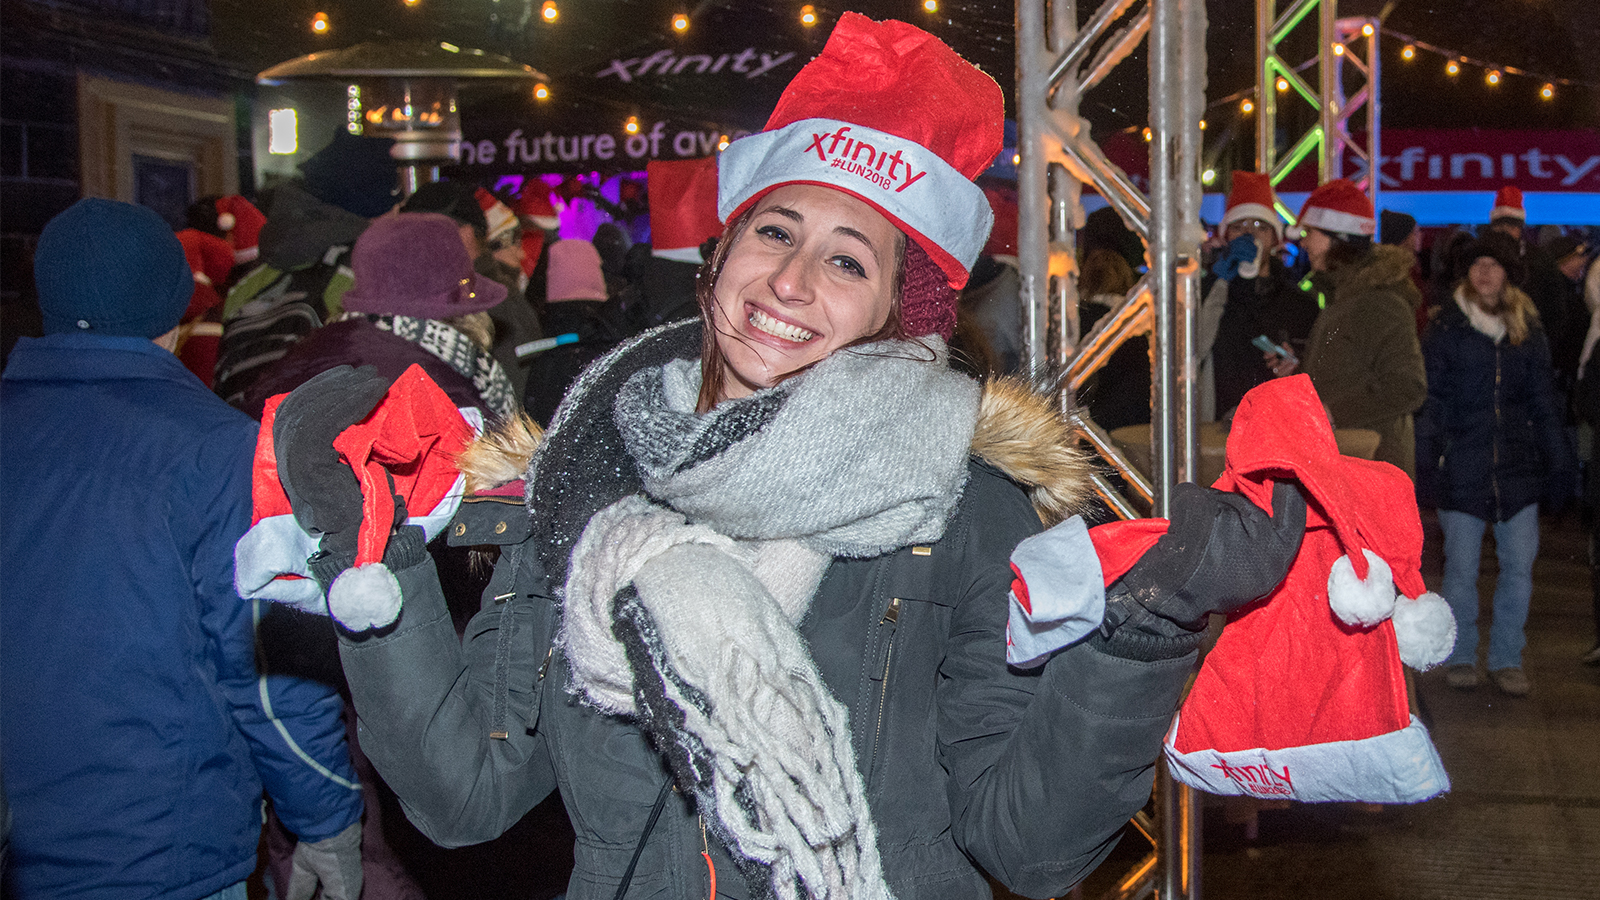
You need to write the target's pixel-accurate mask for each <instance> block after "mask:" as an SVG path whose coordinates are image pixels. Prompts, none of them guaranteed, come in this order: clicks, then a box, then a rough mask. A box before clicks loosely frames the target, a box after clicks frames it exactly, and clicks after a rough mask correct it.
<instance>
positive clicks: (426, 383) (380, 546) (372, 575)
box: [234, 365, 482, 631]
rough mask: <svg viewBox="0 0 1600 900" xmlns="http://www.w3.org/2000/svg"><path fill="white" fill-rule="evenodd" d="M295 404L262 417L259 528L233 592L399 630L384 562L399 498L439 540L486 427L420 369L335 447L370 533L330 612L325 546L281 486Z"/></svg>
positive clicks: (250, 537)
mask: <svg viewBox="0 0 1600 900" xmlns="http://www.w3.org/2000/svg"><path fill="white" fill-rule="evenodd" d="M286 396H288V395H287V394H279V395H277V396H275V397H272V398H270V399H268V400H267V403H266V406H265V408H264V410H263V413H262V419H261V430H260V432H259V437H258V438H257V441H256V454H255V462H254V465H253V468H252V473H251V499H252V501H253V507H254V508H253V510H252V516H251V528H250V530H249V531H247V532H245V535H244V537H243V538H241V539H240V540H239V543H238V545H237V546H236V547H235V548H234V586H235V588H237V590H238V592H239V596H241V597H245V598H258V597H259V598H262V599H269V600H274V601H277V602H280V603H287V604H289V605H291V606H296V607H299V608H301V609H304V610H306V611H308V612H314V613H318V614H322V613H324V612H326V613H331V614H332V615H333V617H334V618H336V619H338V620H339V621H340V622H342V623H343V624H344V625H345V627H347V628H350V629H351V630H355V631H361V630H364V629H367V628H377V627H382V626H384V625H387V624H390V623H392V622H393V621H394V620H395V619H396V618H397V617H398V616H399V614H400V586H399V584H398V583H397V582H396V581H395V579H394V575H393V573H391V572H390V571H389V570H388V568H387V567H386V566H384V565H383V562H382V560H383V554H384V551H385V550H386V549H387V548H388V543H389V534H390V531H391V530H392V529H393V525H394V514H395V497H396V496H399V497H400V498H402V499H403V500H404V501H405V508H406V510H407V512H408V513H409V517H408V518H407V520H406V522H407V524H411V525H418V526H421V527H422V530H423V533H424V534H425V535H426V536H427V538H428V539H430V540H431V539H432V538H433V537H434V535H435V534H437V533H438V532H439V530H440V529H442V528H444V526H446V525H447V524H449V522H450V519H451V518H452V517H453V516H454V515H455V512H456V509H457V507H458V506H459V505H460V501H461V494H462V489H463V486H464V483H465V479H464V477H463V476H462V475H461V473H460V472H459V471H458V470H457V469H456V465H455V458H456V456H457V455H458V454H460V453H461V451H462V450H463V449H465V448H466V446H467V444H469V443H470V442H471V441H472V439H473V437H474V435H475V433H476V431H477V430H478V429H480V428H481V427H482V420H481V419H480V418H479V417H478V414H477V411H476V410H472V409H467V410H461V409H457V408H456V405H455V404H454V403H452V402H451V401H450V398H449V397H448V396H446V395H445V393H444V391H443V390H441V389H440V388H439V386H438V385H436V384H434V382H433V380H432V379H430V378H429V377H428V376H427V374H426V373H425V372H423V370H422V368H421V367H420V366H416V365H413V366H411V367H410V368H408V369H406V371H405V372H403V373H401V375H400V377H399V378H397V379H395V382H394V384H393V385H391V386H390V387H389V391H388V393H386V394H385V395H384V397H383V399H382V400H381V401H379V403H378V405H377V407H376V408H375V409H373V411H372V412H371V413H370V414H369V415H368V416H367V417H366V418H365V419H362V420H361V421H360V422H357V423H356V424H354V425H351V426H350V427H349V428H346V429H345V430H344V431H342V432H340V433H339V436H338V437H336V438H334V441H333V448H334V449H335V450H336V451H338V453H339V458H340V460H341V461H343V462H344V463H345V464H347V465H349V466H350V469H351V470H352V471H353V472H355V474H356V479H357V480H358V481H359V482H360V485H361V498H362V500H361V527H360V531H359V533H358V535H357V539H356V561H355V566H354V567H352V568H350V569H347V570H345V571H344V573H342V574H341V575H340V576H339V577H338V578H336V579H334V582H333V584H332V585H331V586H330V587H329V589H328V595H327V600H326V603H325V604H324V601H323V595H322V588H321V587H320V586H319V585H318V584H317V581H316V579H315V578H313V577H311V574H310V572H309V570H308V568H307V565H306V560H307V559H308V558H309V557H310V556H311V555H312V554H314V553H315V552H317V549H318V543H319V541H320V538H319V537H316V536H313V535H311V534H308V533H307V532H306V531H305V530H304V529H302V528H300V526H299V524H298V523H297V522H296V521H295V518H294V510H293V508H292V507H291V506H290V505H289V498H288V496H287V495H286V494H285V493H284V491H283V483H282V482H281V481H280V480H279V478H278V460H277V454H276V452H275V451H274V449H273V444H272V427H273V423H274V421H275V419H276V417H277V412H278V406H279V405H280V404H281V403H282V402H283V398H284V397H286Z"/></svg>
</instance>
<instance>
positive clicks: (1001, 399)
mask: <svg viewBox="0 0 1600 900" xmlns="http://www.w3.org/2000/svg"><path fill="white" fill-rule="evenodd" d="M543 439H544V430H543V429H541V428H540V427H539V426H538V425H537V424H535V423H534V421H533V420H532V419H530V418H529V417H528V416H527V414H525V413H519V414H518V415H517V416H516V417H515V418H513V419H511V420H510V421H508V422H506V423H504V424H502V425H501V426H500V427H499V428H496V429H495V430H493V431H488V432H485V433H484V434H483V435H482V436H480V437H479V438H478V439H477V440H476V441H474V442H473V443H472V444H471V445H470V446H468V447H467V449H466V450H464V451H462V453H461V456H460V457H459V458H458V459H457V461H456V462H457V465H458V466H459V468H460V469H461V471H462V472H464V473H465V474H466V476H467V484H466V490H467V493H468V494H477V493H483V492H485V491H489V490H493V489H495V488H498V487H501V486H503V485H505V484H508V483H510V482H513V481H516V480H517V479H519V478H522V477H523V475H524V474H525V473H526V472H527V470H528V461H529V460H530V459H532V458H533V453H534V451H535V450H537V449H538V448H539V443H540V442H541V441H542V440H543ZM972 455H974V456H976V457H978V458H979V459H981V460H983V461H984V462H986V463H988V464H989V465H991V466H994V467H995V468H997V469H999V470H1000V471H1001V472H1004V473H1005V474H1006V476H1007V477H1008V478H1010V479H1012V480H1013V481H1016V482H1018V483H1019V484H1021V485H1023V486H1024V487H1025V488H1027V490H1028V496H1029V498H1030V499H1031V500H1032V501H1033V508H1034V510H1035V511H1036V512H1038V514H1039V518H1040V519H1041V520H1043V521H1044V523H1045V525H1047V526H1048V525H1054V524H1055V523H1057V522H1060V521H1061V520H1063V519H1065V518H1067V517H1068V516H1071V515H1073V514H1074V513H1077V512H1080V511H1081V510H1082V509H1083V507H1084V506H1085V505H1086V504H1087V503H1088V501H1089V498H1090V497H1091V496H1092V494H1093V485H1092V484H1091V482H1090V475H1091V474H1092V473H1093V471H1094V463H1093V461H1092V457H1091V456H1090V454H1089V453H1088V452H1087V451H1086V450H1084V449H1083V447H1082V444H1081V442H1080V441H1079V440H1078V435H1077V432H1076V429H1075V428H1074V427H1073V425H1072V423H1071V421H1070V420H1069V419H1068V418H1067V417H1066V416H1065V415H1063V414H1062V413H1061V412H1060V410H1059V409H1058V407H1057V405H1056V402H1055V398H1054V397H1053V396H1052V395H1051V394H1050V393H1048V392H1044V391H1038V390H1035V389H1034V388H1032V387H1031V386H1029V384H1028V383H1027V382H1025V381H1023V380H1021V379H1017V378H997V379H994V380H991V381H989V382H986V383H985V384H984V388H983V399H982V400H981V401H980V403H979V406H978V425H977V429H976V430H975V431H974V432H973V435H972Z"/></svg>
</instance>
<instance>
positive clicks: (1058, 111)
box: [1017, 0, 1206, 900]
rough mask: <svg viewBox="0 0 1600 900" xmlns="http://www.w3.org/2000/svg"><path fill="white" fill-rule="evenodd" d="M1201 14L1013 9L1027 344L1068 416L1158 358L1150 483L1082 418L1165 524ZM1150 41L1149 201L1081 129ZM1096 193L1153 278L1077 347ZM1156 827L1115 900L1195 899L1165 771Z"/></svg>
mask: <svg viewBox="0 0 1600 900" xmlns="http://www.w3.org/2000/svg"><path fill="white" fill-rule="evenodd" d="M1205 31H1206V13H1205V4H1204V2H1203V0H1103V2H1102V3H1101V5H1100V6H1099V8H1098V9H1097V10H1095V12H1094V13H1093V14H1092V15H1090V16H1089V17H1088V19H1087V20H1086V21H1085V22H1084V23H1083V24H1082V25H1081V26H1080V24H1079V16H1078V9H1077V3H1076V2H1075V0H1054V2H1048V0H1019V2H1018V3H1017V109H1018V115H1017V119H1018V129H1019V135H1018V149H1019V151H1020V154H1021V160H1020V163H1019V165H1018V172H1017V182H1018V183H1017V195H1018V242H1017V244H1018V246H1017V251H1018V253H1017V255H1018V262H1019V266H1020V274H1021V280H1022V299H1023V308H1024V322H1023V331H1024V334H1023V337H1024V342H1025V344H1026V346H1027V348H1028V353H1029V359H1028V366H1029V372H1030V374H1031V375H1033V376H1034V377H1035V378H1039V377H1042V376H1044V375H1046V374H1050V373H1057V372H1059V373H1062V374H1063V376H1064V377H1063V381H1062V385H1061V388H1062V394H1063V395H1062V400H1063V402H1066V400H1067V398H1068V397H1070V396H1071V395H1073V394H1075V393H1076V392H1077V391H1078V390H1079V389H1080V388H1081V387H1082V386H1083V383H1084V381H1085V379H1086V378H1087V377H1088V376H1089V375H1090V374H1091V373H1093V372H1094V371H1095V370H1096V369H1098V368H1100V367H1101V366H1102V365H1104V363H1105V361H1106V359H1108V358H1109V357H1110V355H1111V354H1112V352H1113V351H1115V350H1116V348H1117V347H1118V346H1119V345H1120V344H1121V343H1122V342H1123V341H1125V340H1127V339H1128V338H1129V337H1131V336H1134V335H1137V334H1145V333H1148V334H1149V335H1150V344H1151V365H1152V370H1153V371H1152V376H1153V377H1152V389H1151V394H1152V396H1151V413H1152V414H1151V423H1152V428H1151V445H1152V446H1151V451H1152V452H1151V461H1152V464H1151V472H1150V474H1149V477H1146V476H1145V475H1144V474H1142V473H1140V472H1138V471H1137V470H1136V469H1135V468H1134V467H1133V466H1132V465H1131V464H1130V463H1129V461H1128V460H1127V459H1126V458H1125V457H1124V456H1123V454H1122V453H1121V452H1119V451H1118V450H1117V449H1116V448H1115V446H1114V445H1113V444H1112V442H1111V440H1110V437H1109V436H1108V435H1107V434H1106V433H1105V432H1104V431H1103V430H1102V429H1100V428H1099V427H1098V426H1097V425H1095V424H1094V423H1093V422H1092V421H1090V420H1089V419H1088V417H1087V415H1086V414H1084V413H1082V412H1081V411H1080V412H1079V413H1078V414H1077V415H1076V418H1077V420H1078V424H1079V425H1080V427H1081V429H1082V431H1083V433H1084V435H1085V437H1086V438H1087V440H1088V441H1089V442H1090V443H1091V444H1092V445H1093V446H1094V448H1095V449H1096V450H1097V451H1098V452H1099V453H1100V454H1101V455H1102V456H1104V457H1105V458H1106V460H1107V461H1108V462H1109V463H1111V465H1112V466H1113V467H1114V468H1116V469H1117V470H1118V472H1119V474H1120V475H1121V476H1122V478H1123V480H1124V482H1125V483H1126V484H1127V485H1128V486H1129V488H1130V489H1131V490H1132V491H1133V492H1134V493H1135V494H1137V495H1138V496H1139V498H1140V499H1142V500H1144V501H1145V502H1146V503H1148V504H1150V507H1151V509H1152V510H1153V512H1154V514H1155V515H1158V516H1164V515H1166V514H1167V513H1168V512H1169V502H1170V496H1171V489H1172V487H1173V486H1174V485H1176V484H1177V483H1179V482H1181V481H1185V480H1193V478H1194V477H1195V474H1196V471H1197V466H1198V461H1199V452H1198V446H1197V443H1198V440H1197V435H1198V428H1197V425H1196V421H1195V419H1196V416H1195V404H1194V397H1193V391H1192V389H1191V386H1192V384H1193V381H1194V371H1195V360H1194V358H1193V354H1192V352H1191V350H1190V347H1191V345H1192V343H1193V336H1194V318H1195V308H1196V306H1197V305H1198V302H1199V273H1200V266H1199V246H1200V242H1201V240H1202V239H1203V234H1202V232H1201V230H1200V196H1201V187H1200V160H1201V152H1200V151H1201V144H1200V138H1201V132H1200V119H1201V116H1202V114H1203V112H1204V108H1205V99H1204V95H1205V77H1206V76H1205V69H1206V66H1205ZM1147 36H1148V38H1149V53H1148V55H1149V60H1150V63H1149V65H1150V130H1151V141H1150V190H1149V193H1148V194H1146V193H1145V192H1143V191H1141V190H1140V189H1139V188H1138V187H1137V186H1136V185H1134V183H1133V182H1132V180H1130V179H1129V178H1128V176H1127V174H1126V173H1125V172H1123V171H1122V170H1120V169H1119V168H1117V166H1115V165H1114V164H1112V163H1111V161H1110V160H1109V159H1107V158H1106V156H1105V154H1104V153H1103V152H1102V151H1101V150H1100V148H1099V147H1098V146H1096V145H1095V143H1094V142H1093V140H1092V139H1091V137H1090V133H1089V123H1088V122H1087V121H1085V120H1084V119H1082V118H1081V117H1080V116H1079V115H1078V105H1079V100H1080V98H1081V97H1082V96H1083V94H1084V93H1085V92H1087V91H1088V90H1090V89H1091V88H1093V87H1094V86H1095V85H1097V84H1099V83H1100V82H1101V81H1102V80H1103V79H1104V78H1105V77H1106V76H1107V75H1108V74H1109V73H1110V72H1111V71H1112V69H1114V68H1115V67H1116V66H1117V65H1118V64H1119V63H1120V62H1122V61H1123V60H1124V59H1126V58H1127V56H1128V54H1129V53H1131V52H1132V51H1133V50H1134V49H1135V48H1136V47H1138V45H1139V44H1140V42H1142V41H1144V40H1145V38H1146V37H1147ZM1085 184H1088V185H1092V186H1093V187H1094V189H1095V190H1096V191H1097V192H1099V194H1100V195H1101V196H1103V197H1104V198H1106V200H1107V201H1108V202H1109V203H1110V204H1111V206H1112V207H1113V208H1115V209H1116V211H1117V212H1118V213H1119V214H1120V215H1121V217H1122V219H1123V220H1124V221H1125V222H1126V223H1127V225H1128V227H1129V228H1131V229H1132V230H1133V231H1134V232H1135V233H1137V234H1138V235H1139V236H1140V237H1141V238H1142V239H1143V240H1144V241H1145V245H1146V248H1147V260H1148V262H1149V270H1148V272H1147V273H1146V274H1145V276H1144V277H1143V278H1141V279H1140V281H1139V283H1138V284H1137V285H1135V286H1134V288H1133V289H1132V290H1131V291H1129V293H1128V296H1127V297H1126V298H1124V300H1123V302H1122V304H1121V305H1120V306H1118V308H1117V309H1115V310H1112V311H1111V312H1110V313H1108V314H1107V315H1105V316H1104V317H1103V318H1102V319H1101V320H1100V321H1099V322H1097V323H1096V325H1095V328H1094V330H1093V331H1092V332H1090V333H1089V334H1088V335H1086V336H1084V337H1083V338H1082V339H1081V340H1080V339H1079V334H1078V315H1077V301H1078V297H1077V263H1076V247H1075V243H1076V234H1075V231H1076V229H1077V228H1079V227H1081V226H1082V225H1083V222H1084V214H1083V207H1082V204H1081V202H1080V199H1081V193H1082V187H1083V185H1085ZM1096 488H1097V490H1098V492H1099V494H1100V495H1101V497H1102V498H1104V499H1105V501H1106V502H1107V504H1108V505H1109V506H1111V507H1112V508H1113V509H1115V510H1116V511H1117V512H1118V513H1119V514H1120V515H1122V516H1124V517H1133V516H1136V515H1139V514H1140V513H1139V512H1138V511H1137V510H1136V509H1135V507H1134V506H1133V505H1132V503H1130V502H1129V500H1128V498H1126V497H1125V496H1123V495H1122V493H1121V491H1120V490H1119V489H1118V488H1117V487H1116V486H1114V485H1113V484H1112V483H1111V482H1110V481H1109V480H1107V479H1104V478H1101V479H1097V481H1096ZM1156 795H1157V798H1156V799H1157V803H1156V810H1157V816H1156V820H1155V821H1151V820H1150V819H1149V818H1148V817H1145V816H1144V815H1143V814H1142V813H1141V815H1140V816H1139V817H1136V818H1135V820H1134V825H1135V826H1136V828H1137V829H1138V830H1139V831H1140V832H1142V833H1143V834H1144V835H1145V837H1147V838H1149V839H1150V840H1151V842H1152V844H1153V845H1154V850H1153V851H1152V852H1151V853H1150V854H1149V855H1147V856H1146V857H1145V858H1144V859H1143V860H1142V861H1141V862H1140V863H1139V864H1138V865H1137V866H1135V867H1134V868H1133V869H1132V870H1130V871H1129V872H1128V873H1127V875H1126V876H1124V877H1123V878H1122V879H1121V881H1120V882H1119V884H1118V885H1117V887H1116V889H1115V890H1114V891H1113V896H1116V897H1121V898H1135V897H1143V896H1148V895H1149V893H1150V891H1151V890H1152V889H1156V890H1158V891H1159V895H1160V896H1161V897H1162V898H1163V900H1176V898H1191V900H1196V898H1198V897H1199V891H1200V881H1199V879H1200V828H1199V804H1198V801H1197V798H1196V797H1195V795H1194V793H1193V792H1192V791H1191V790H1190V789H1189V788H1187V787H1185V786H1183V785H1180V784H1177V783H1175V782H1174V781H1173V780H1172V779H1171V777H1170V776H1168V775H1167V774H1166V772H1165V771H1164V770H1163V771H1162V773H1161V776H1160V778H1159V780H1158V782H1157V789H1156Z"/></svg>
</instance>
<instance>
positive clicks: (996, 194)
mask: <svg viewBox="0 0 1600 900" xmlns="http://www.w3.org/2000/svg"><path fill="white" fill-rule="evenodd" d="M983 195H984V196H985V197H987V198H988V200H989V209H990V211H991V212H993V213H994V228H993V230H991V231H990V232H989V242H988V243H986V244H984V245H983V252H984V254H985V255H986V256H999V257H1004V258H1006V259H1009V260H1011V261H1013V262H1015V261H1016V258H1017V187H1016V185H1014V184H986V185H984V186H983Z"/></svg>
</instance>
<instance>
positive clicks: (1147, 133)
mask: <svg viewBox="0 0 1600 900" xmlns="http://www.w3.org/2000/svg"><path fill="white" fill-rule="evenodd" d="M1154 137H1155V132H1153V131H1151V130H1150V126H1148V125H1147V126H1145V129H1144V142H1145V143H1147V144H1148V143H1150V141H1151V139H1152V138H1154Z"/></svg>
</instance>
